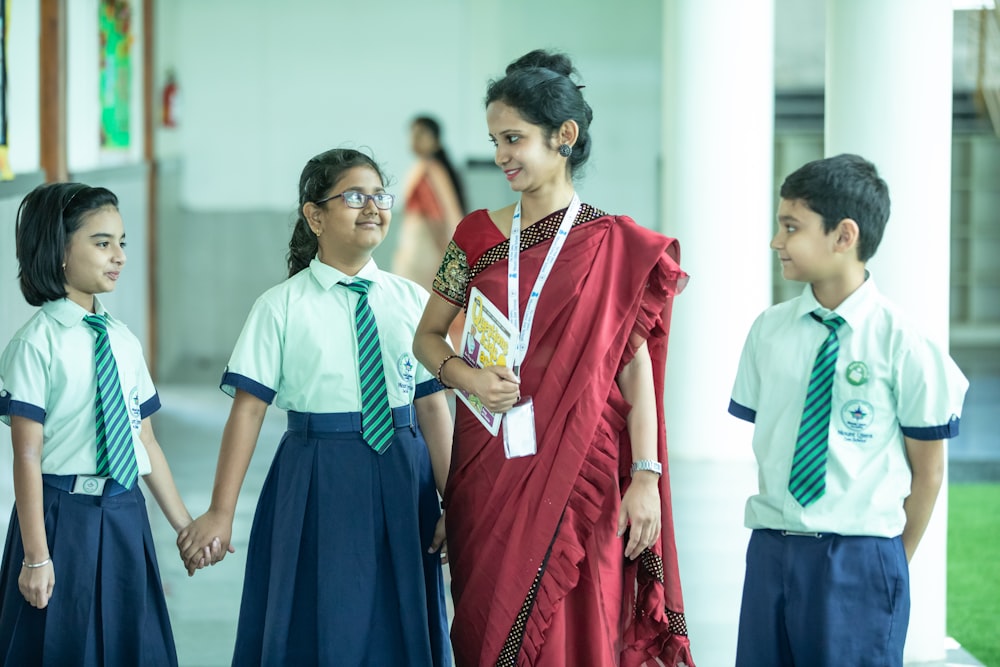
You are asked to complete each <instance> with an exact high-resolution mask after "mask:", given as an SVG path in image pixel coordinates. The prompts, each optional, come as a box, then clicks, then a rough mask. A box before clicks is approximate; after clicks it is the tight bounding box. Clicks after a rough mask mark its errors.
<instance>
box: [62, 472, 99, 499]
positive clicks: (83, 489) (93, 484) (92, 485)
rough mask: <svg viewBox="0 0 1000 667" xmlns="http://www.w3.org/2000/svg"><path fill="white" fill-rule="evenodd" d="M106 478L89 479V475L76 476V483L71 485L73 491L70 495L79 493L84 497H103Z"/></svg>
mask: <svg viewBox="0 0 1000 667" xmlns="http://www.w3.org/2000/svg"><path fill="white" fill-rule="evenodd" d="M107 481H108V478H107V477H91V476H90V475H77V476H76V482H74V483H73V490H72V491H70V493H79V494H81V495H84V496H100V495H104V485H105V484H106V483H107Z"/></svg>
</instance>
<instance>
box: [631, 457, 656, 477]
mask: <svg viewBox="0 0 1000 667" xmlns="http://www.w3.org/2000/svg"><path fill="white" fill-rule="evenodd" d="M640 470H648V471H649V472H655V473H656V474H657V475H663V464H662V463H660V462H659V461H650V460H648V459H640V460H638V461H633V462H632V476H633V477H635V474H636V473H637V472H639V471H640Z"/></svg>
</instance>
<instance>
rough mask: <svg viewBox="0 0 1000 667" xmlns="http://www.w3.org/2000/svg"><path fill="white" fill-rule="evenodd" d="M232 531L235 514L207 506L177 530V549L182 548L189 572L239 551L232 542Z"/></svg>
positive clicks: (191, 573) (189, 574)
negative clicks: (231, 514)
mask: <svg viewBox="0 0 1000 667" xmlns="http://www.w3.org/2000/svg"><path fill="white" fill-rule="evenodd" d="M232 535H233V521H232V518H231V517H230V518H226V517H224V516H221V515H220V514H219V513H218V512H214V511H213V510H208V511H207V512H205V513H204V514H202V515H201V516H200V517H198V518H197V519H195V520H194V521H192V522H191V523H189V524H188V525H187V527H186V528H183V529H182V530H181V531H180V532H179V533H178V534H177V550H178V551H179V552H180V557H181V560H182V561H183V562H184V567H185V568H187V571H188V576H189V577H191V576H194V573H195V571H196V570H200V569H201V568H203V567H205V566H206V565H215V564H216V563H218V562H219V561H221V560H222V559H223V558H225V557H226V554H227V553H230V554H233V553H236V549H235V548H234V547H233V545H232V544H230V540H231V539H232Z"/></svg>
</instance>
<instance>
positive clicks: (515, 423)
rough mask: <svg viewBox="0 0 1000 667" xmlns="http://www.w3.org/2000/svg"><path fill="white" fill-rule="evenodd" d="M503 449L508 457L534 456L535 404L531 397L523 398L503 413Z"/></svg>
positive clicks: (535, 449)
mask: <svg viewBox="0 0 1000 667" xmlns="http://www.w3.org/2000/svg"><path fill="white" fill-rule="evenodd" d="M503 451H504V454H506V456H507V458H508V459H516V458H519V457H522V456H534V455H535V452H536V451H537V448H536V446H535V404H534V403H532V402H531V397H530V396H528V397H526V398H523V399H521V402H520V403H518V404H517V405H515V406H514V407H512V408H511V409H510V410H508V411H507V412H505V413H504V415H503Z"/></svg>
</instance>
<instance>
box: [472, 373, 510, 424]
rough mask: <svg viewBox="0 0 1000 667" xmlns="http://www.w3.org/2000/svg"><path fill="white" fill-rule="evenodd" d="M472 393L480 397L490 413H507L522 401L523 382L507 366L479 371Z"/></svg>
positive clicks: (473, 382) (474, 380) (473, 383)
mask: <svg viewBox="0 0 1000 667" xmlns="http://www.w3.org/2000/svg"><path fill="white" fill-rule="evenodd" d="M471 385H472V386H471V387H470V392H469V393H472V394H475V395H476V396H477V397H479V400H481V401H482V402H483V405H485V406H486V408H487V409H488V410H489V411H490V412H494V413H500V412H507V411H508V410H510V409H511V408H512V407H514V404H515V403H517V402H518V401H519V400H521V381H520V380H519V379H518V378H517V376H516V375H514V371H512V370H511V369H509V368H507V367H506V366H487V367H486V368H483V369H477V370H476V374H475V377H474V379H473V381H472V383H471Z"/></svg>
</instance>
